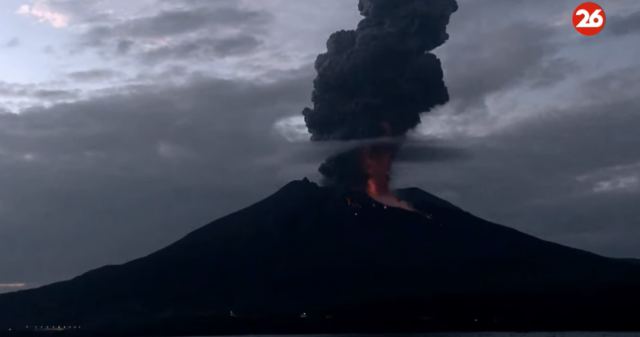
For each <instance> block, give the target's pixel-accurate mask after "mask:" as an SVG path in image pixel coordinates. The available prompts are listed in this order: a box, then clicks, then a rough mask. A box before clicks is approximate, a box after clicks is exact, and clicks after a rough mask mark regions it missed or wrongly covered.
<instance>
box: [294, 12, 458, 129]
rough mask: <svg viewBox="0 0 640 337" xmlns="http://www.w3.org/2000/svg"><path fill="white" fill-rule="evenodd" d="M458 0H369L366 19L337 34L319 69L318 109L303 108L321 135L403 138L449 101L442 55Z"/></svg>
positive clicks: (309, 123) (314, 97)
mask: <svg viewBox="0 0 640 337" xmlns="http://www.w3.org/2000/svg"><path fill="white" fill-rule="evenodd" d="M457 8H458V7H457V4H456V2H455V1H454V0H434V1H429V2H426V3H425V2H420V1H394V2H389V1H378V0H361V1H360V2H359V9H360V13H361V14H362V15H363V16H364V17H365V18H364V19H363V20H362V21H361V22H360V23H359V24H358V28H357V29H356V30H353V31H339V32H337V33H334V34H333V35H332V36H331V37H330V38H329V41H328V42H327V52H326V53H324V54H321V55H319V56H318V58H317V60H316V63H315V68H316V70H317V72H318V76H317V77H316V79H315V81H314V91H313V95H312V100H313V102H314V107H313V108H306V109H305V110H304V112H303V114H304V116H305V121H306V124H307V127H308V128H309V132H310V133H311V135H312V139H314V140H336V139H339V140H349V139H363V138H376V137H384V136H402V135H404V134H405V133H406V132H407V131H408V130H410V129H412V128H414V127H415V126H416V125H417V124H418V123H419V122H420V114H421V113H423V112H427V111H429V110H431V109H432V108H433V107H434V106H436V105H440V104H444V103H446V102H447V101H448V100H449V95H448V92H447V88H446V87H445V85H444V82H443V74H442V68H441V65H440V60H439V59H438V58H437V57H436V56H435V55H434V54H431V53H428V52H429V51H431V50H433V49H434V48H436V47H438V46H440V45H441V44H443V43H444V42H445V41H446V40H447V39H448V37H449V36H448V34H447V33H446V27H447V24H448V23H449V17H450V16H451V14H452V13H453V12H455V11H456V10H457Z"/></svg>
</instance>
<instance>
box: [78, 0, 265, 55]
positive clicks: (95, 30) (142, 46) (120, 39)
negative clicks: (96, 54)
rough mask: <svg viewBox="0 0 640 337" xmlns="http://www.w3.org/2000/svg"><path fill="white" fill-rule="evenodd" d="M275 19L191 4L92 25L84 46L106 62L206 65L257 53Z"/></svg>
mask: <svg viewBox="0 0 640 337" xmlns="http://www.w3.org/2000/svg"><path fill="white" fill-rule="evenodd" d="M271 19H272V17H271V15H270V14H268V13H267V12H264V11H256V10H249V9H244V8H240V7H238V4H235V5H234V4H233V3H229V4H228V5H225V6H220V5H219V4H218V5H216V6H212V5H210V6H204V5H202V6H198V5H197V4H196V3H189V5H188V6H187V5H184V6H179V7H174V8H171V9H163V10H161V11H159V12H157V13H153V14H150V15H149V16H145V17H138V18H132V19H126V20H112V21H106V22H100V23H98V24H95V25H90V28H89V29H88V30H87V31H86V32H85V33H84V34H83V36H82V37H81V39H80V46H81V47H83V48H87V47H88V48H98V50H100V51H101V53H102V54H103V55H104V56H113V55H116V56H134V57H137V58H138V59H139V60H140V61H141V62H143V63H147V62H150V61H152V62H153V63H158V62H164V61H186V60H187V59H189V58H194V59H195V60H202V59H205V58H207V57H211V56H230V55H237V54H243V53H247V52H250V51H252V50H253V49H254V48H256V47H257V46H258V45H259V44H260V42H259V38H258V35H260V33H261V31H262V29H261V28H263V27H264V26H265V25H266V24H268V23H269V22H270V21H271Z"/></svg>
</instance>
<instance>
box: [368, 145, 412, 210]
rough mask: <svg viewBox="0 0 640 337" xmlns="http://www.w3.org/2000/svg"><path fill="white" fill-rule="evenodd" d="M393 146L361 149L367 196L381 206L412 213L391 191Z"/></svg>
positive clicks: (410, 207) (375, 146)
mask: <svg viewBox="0 0 640 337" xmlns="http://www.w3.org/2000/svg"><path fill="white" fill-rule="evenodd" d="M396 149H397V148H396V147H395V146H388V145H387V146H385V145H373V146H366V147H364V148H362V150H361V153H362V163H363V166H364V168H363V169H364V172H365V173H366V175H367V189H366V190H367V194H368V195H369V196H370V197H371V198H372V199H374V200H376V201H378V202H379V203H381V204H384V205H387V206H391V207H396V208H403V209H405V210H408V211H413V210H414V209H413V207H412V206H411V205H410V204H409V203H407V202H406V201H403V200H400V199H399V198H398V197H397V196H396V195H395V194H393V192H392V191H391V187H390V182H391V165H392V164H393V159H394V156H395V151H396Z"/></svg>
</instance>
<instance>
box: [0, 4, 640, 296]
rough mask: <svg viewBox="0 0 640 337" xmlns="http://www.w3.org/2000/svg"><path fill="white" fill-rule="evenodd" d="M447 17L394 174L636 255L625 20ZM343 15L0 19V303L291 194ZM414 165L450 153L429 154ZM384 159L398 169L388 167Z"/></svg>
mask: <svg viewBox="0 0 640 337" xmlns="http://www.w3.org/2000/svg"><path fill="white" fill-rule="evenodd" d="M598 3H599V4H600V5H601V6H602V7H603V8H604V9H605V11H606V13H607V25H606V27H605V29H604V30H603V32H602V33H600V34H599V35H597V36H595V37H585V36H582V35H579V34H578V33H577V32H576V31H575V30H574V29H573V27H572V26H571V15H572V12H573V9H574V8H575V7H576V6H577V5H578V4H579V1H565V0H563V1H558V0H543V1H535V2H533V1H524V0H460V1H459V4H460V9H459V11H458V12H457V13H455V14H454V15H453V17H452V21H451V24H450V26H449V33H450V39H449V41H448V42H447V43H446V44H445V45H443V46H441V47H439V48H438V49H436V50H435V53H436V54H437V55H438V56H439V57H440V58H441V60H442V62H443V67H444V70H445V81H446V83H447V86H448V87H449V91H450V96H451V101H450V102H449V103H447V104H446V105H444V106H441V107H438V108H437V109H435V110H434V111H432V112H430V113H429V114H426V115H424V116H423V122H422V124H421V125H420V126H419V127H418V128H417V129H416V130H414V131H413V132H412V133H411V135H410V136H409V140H408V145H407V147H406V148H407V149H413V150H418V151H411V152H412V154H413V155H411V156H408V155H407V156H404V157H401V159H402V160H400V161H399V162H398V163H397V165H396V168H395V171H394V182H395V185H396V186H397V187H407V186H416V187H420V188H422V189H424V190H427V191H430V192H432V193H434V194H436V195H439V196H441V197H443V198H445V199H447V200H449V201H451V202H453V203H454V204H457V205H458V206H460V207H462V208H464V209H466V210H468V211H470V212H472V213H474V214H476V215H478V216H480V217H483V218H485V219H488V220H491V221H495V222H498V223H501V224H505V225H508V226H511V227H513V228H516V229H518V230H521V231H524V232H527V233H530V234H533V235H536V236H539V237H541V238H543V239H546V240H551V241H555V242H559V243H562V244H566V245H570V246H573V247H577V248H581V249H586V250H590V251H593V252H596V253H599V254H604V255H608V256H615V257H635V258H640V245H638V242H640V207H638V200H639V197H640V134H639V133H638V126H639V125H640V111H638V108H639V107H640V96H639V95H638V92H640V57H638V55H640V3H639V2H637V1H635V0H600V1H598ZM359 19H360V17H359V14H358V12H357V1H356V0H322V1H311V0H295V1H294V0H260V1H252V0H138V1H124V0H109V1H107V0H104V1H103V0H3V1H2V2H0V292H6V291H12V290H17V289H21V288H27V287H33V286H38V285H42V284H47V283H50V282H54V281H58V280H63V279H68V278H70V277H73V276H75V275H78V274H80V273H82V272H85V271H88V270H90V269H93V268H95V267H99V266H102V265H105V264H117V263H123V262H126V261H129V260H131V259H133V258H136V257H140V256H143V255H146V254H149V253H151V252H153V251H154V250H157V249H159V248H162V247H163V246H166V245H167V244H169V243H171V242H173V241H176V240H177V239H179V238H181V237H182V236H183V235H185V234H187V233H189V232H190V231H192V230H194V229H196V228H198V227H200V226H202V225H204V224H206V223H208V222H210V221H211V220H214V219H216V218H218V217H220V216H223V215H225V214H228V213H229V212H233V211H235V210H238V209H240V208H243V207H246V206H248V205H250V204H252V203H254V202H256V201H259V200H260V199H261V198H264V197H266V196H268V195H269V194H271V193H273V192H274V191H276V190H277V189H278V188H279V187H281V186H283V185H284V184H286V183H287V182H288V181H290V180H293V179H300V178H302V177H305V176H308V177H310V178H311V179H314V180H316V181H317V180H319V174H318V173H317V167H318V165H319V164H320V163H321V162H322V161H323V160H324V159H325V157H326V155H327V153H329V152H330V151H332V150H333V149H334V148H336V147H339V144H328V145H327V144H322V145H318V144H311V142H310V141H309V140H308V137H309V135H308V133H306V130H305V128H304V125H303V121H302V119H301V117H300V116H301V114H300V112H301V111H302V109H303V108H304V107H305V106H309V105H310V93H311V90H312V81H313V78H314V76H315V74H314V70H313V62H314V60H315V57H316V55H317V54H318V53H320V52H322V51H323V50H324V49H325V42H326V40H327V38H328V36H329V35H330V34H331V33H332V32H334V31H336V30H340V29H351V28H353V27H354V26H355V25H356V24H357V22H358V21H359ZM434 149H436V150H437V149H447V151H448V150H454V151H455V153H458V154H459V155H456V156H444V157H443V156H434V153H436V152H437V151H434ZM403 158H404V159H403Z"/></svg>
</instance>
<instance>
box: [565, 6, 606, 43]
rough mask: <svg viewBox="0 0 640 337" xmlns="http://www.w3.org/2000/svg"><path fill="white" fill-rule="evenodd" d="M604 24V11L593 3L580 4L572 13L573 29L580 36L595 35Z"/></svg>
mask: <svg viewBox="0 0 640 337" xmlns="http://www.w3.org/2000/svg"><path fill="white" fill-rule="evenodd" d="M606 23H607V16H606V14H605V13H604V9H602V7H600V5H598V4H597V3H595V2H585V3H582V4H580V6H578V7H576V9H575V10H574V11H573V27H574V28H575V29H576V31H578V33H580V34H582V35H586V36H593V35H597V34H598V33H600V32H601V31H602V29H603V28H604V26H605V24H606Z"/></svg>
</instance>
